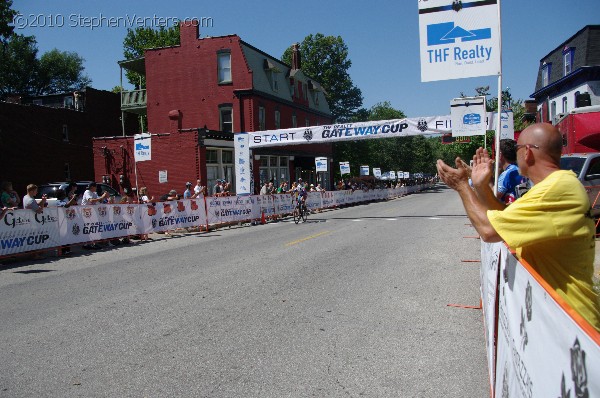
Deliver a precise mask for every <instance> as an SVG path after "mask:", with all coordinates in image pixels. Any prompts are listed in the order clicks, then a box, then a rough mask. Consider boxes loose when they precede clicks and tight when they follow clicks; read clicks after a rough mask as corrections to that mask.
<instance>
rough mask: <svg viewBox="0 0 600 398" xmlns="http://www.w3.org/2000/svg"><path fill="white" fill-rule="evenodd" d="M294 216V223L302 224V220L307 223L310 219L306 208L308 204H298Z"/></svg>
mask: <svg viewBox="0 0 600 398" xmlns="http://www.w3.org/2000/svg"><path fill="white" fill-rule="evenodd" d="M293 215H294V222H295V223H296V224H298V223H299V222H300V220H302V221H303V222H306V219H307V218H308V208H307V207H306V204H305V203H298V204H296V207H295V208H294V212H293Z"/></svg>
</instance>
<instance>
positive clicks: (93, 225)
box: [57, 204, 140, 244]
mask: <svg viewBox="0 0 600 398" xmlns="http://www.w3.org/2000/svg"><path fill="white" fill-rule="evenodd" d="M57 210H58V219H59V224H60V227H59V228H60V237H61V243H63V244H72V243H82V242H91V241H95V240H103V239H112V238H119V237H123V236H127V235H136V234H139V233H140V218H139V213H138V211H139V206H136V205H114V204H98V205H94V206H71V207H69V208H64V207H59V208H58V209H57Z"/></svg>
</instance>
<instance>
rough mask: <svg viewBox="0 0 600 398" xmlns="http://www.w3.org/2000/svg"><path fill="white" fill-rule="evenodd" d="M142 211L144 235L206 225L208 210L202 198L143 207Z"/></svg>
mask: <svg viewBox="0 0 600 398" xmlns="http://www.w3.org/2000/svg"><path fill="white" fill-rule="evenodd" d="M140 209H141V220H142V228H143V231H144V233H150V232H158V231H168V230H173V229H177V228H190V227H198V226H200V225H205V224H206V209H205V206H204V198H202V197H200V198H196V199H182V200H173V201H169V202H158V203H156V205H150V204H148V205H141V206H140Z"/></svg>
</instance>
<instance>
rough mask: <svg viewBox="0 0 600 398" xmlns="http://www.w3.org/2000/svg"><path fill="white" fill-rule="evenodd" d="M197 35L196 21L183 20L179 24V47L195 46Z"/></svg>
mask: <svg viewBox="0 0 600 398" xmlns="http://www.w3.org/2000/svg"><path fill="white" fill-rule="evenodd" d="M199 35H200V29H199V27H198V19H196V18H192V19H185V20H183V21H181V22H179V41H180V44H181V46H185V45H188V44H190V45H193V44H195V43H196V40H198V37H199Z"/></svg>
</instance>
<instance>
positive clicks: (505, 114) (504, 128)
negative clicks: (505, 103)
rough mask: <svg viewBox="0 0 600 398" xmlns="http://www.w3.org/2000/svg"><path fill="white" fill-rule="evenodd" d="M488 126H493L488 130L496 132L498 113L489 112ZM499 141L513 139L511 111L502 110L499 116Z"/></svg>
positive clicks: (513, 123) (513, 127)
mask: <svg viewBox="0 0 600 398" xmlns="http://www.w3.org/2000/svg"><path fill="white" fill-rule="evenodd" d="M490 119H491V122H490V124H491V125H492V126H493V127H492V128H490V130H496V131H497V130H498V112H493V113H492V112H490ZM500 122H501V123H500V139H501V140H503V139H505V138H508V139H511V140H514V139H515V121H514V115H513V111H510V110H508V111H506V110H503V111H502V114H501V115H500Z"/></svg>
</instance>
